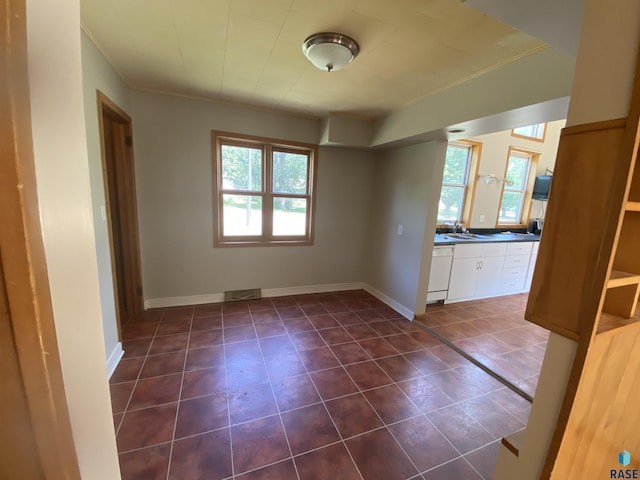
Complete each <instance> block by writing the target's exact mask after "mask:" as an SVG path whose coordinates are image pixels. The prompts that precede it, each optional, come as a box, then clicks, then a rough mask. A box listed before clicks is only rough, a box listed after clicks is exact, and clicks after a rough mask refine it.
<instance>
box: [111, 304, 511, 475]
mask: <svg viewBox="0 0 640 480" xmlns="http://www.w3.org/2000/svg"><path fill="white" fill-rule="evenodd" d="M318 303H322V302H318ZM291 306H294V305H291ZM297 306H298V307H299V308H301V306H300V304H297ZM284 308H286V307H284ZM274 309H275V311H276V313H277V307H276V308H274ZM301 309H302V308H301ZM269 310H270V309H269ZM366 310H377V308H372V309H366ZM366 310H358V311H366ZM349 311H350V312H354V313H356V312H357V311H354V310H349ZM303 312H304V310H303ZM249 313H251V311H249ZM278 315H279V314H278ZM304 315H305V316H304V317H298V318H305V319H306V320H307V321H309V322H310V323H311V325H312V328H310V329H308V330H301V331H298V332H296V331H289V330H286V336H287V337H288V339H289V341H291V343H292V344H293V345H294V347H295V351H294V352H291V353H296V355H297V356H298V355H299V354H300V353H301V352H302V351H305V350H299V348H298V346H297V345H296V344H294V343H293V341H292V336H293V335H295V334H299V333H304V332H315V333H316V334H319V331H321V330H325V329H328V328H336V327H338V328H342V329H344V330H345V331H346V332H347V334H348V335H349V336H350V337H351V338H352V339H353V340H352V341H353V342H355V343H356V344H357V345H358V346H360V344H359V341H358V340H357V339H356V338H355V337H354V336H353V335H352V334H351V333H350V332H349V331H348V330H346V328H345V327H346V326H350V325H351V324H346V325H343V324H342V323H339V322H337V323H338V325H337V326H336V327H333V326H331V327H324V328H318V327H316V325H315V324H313V322H311V321H310V317H309V316H308V315H307V314H306V313H304ZM323 315H330V316H333V313H332V312H328V313H327V314H323ZM356 315H357V313H356ZM313 316H317V315H312V317H313ZM193 318H194V317H192V322H193ZM359 318H360V321H359V322H358V323H357V324H353V325H366V326H367V327H369V328H371V327H370V324H372V323H377V322H383V321H384V322H389V321H392V320H395V318H379V319H376V320H375V321H374V322H367V321H365V320H363V319H362V318H361V317H359ZM280 322H281V323H284V322H282V320H280ZM261 323H265V322H261ZM159 325H160V323H159V324H158V326H157V327H156V332H155V333H154V336H153V337H152V342H151V344H150V346H149V348H148V349H147V354H146V355H145V356H144V358H145V359H144V361H143V365H142V366H141V369H140V372H139V373H138V380H139V378H140V375H141V372H142V369H143V368H144V365H145V364H146V361H147V359H148V357H149V356H150V353H149V352H150V350H151V346H152V344H153V341H154V340H155V338H156V337H157V336H158V335H157V331H158V329H159ZM251 325H252V327H253V330H254V333H255V334H256V337H255V340H256V341H257V342H258V345H259V346H260V343H259V341H260V340H261V338H260V337H258V336H257V330H256V323H255V322H254V321H253V317H252V321H251ZM234 326H237V325H234ZM394 326H395V325H394ZM285 328H286V327H285ZM418 328H419V329H420V330H424V329H422V328H420V327H418ZM209 330H211V329H209ZM213 330H217V329H213ZM222 330H223V342H222V344H221V346H223V349H225V351H226V345H227V343H226V342H225V341H224V327H223V328H222ZM372 331H373V332H374V333H375V334H376V336H375V337H371V338H376V339H385V337H389V336H394V335H401V334H406V335H408V334H409V333H410V331H411V330H404V329H399V331H398V332H394V333H391V334H387V335H384V336H383V335H382V334H381V333H380V332H378V331H377V330H372ZM191 333H193V326H192V325H191V326H190V331H189V334H190V335H189V341H188V344H187V348H186V349H185V363H184V365H183V371H182V381H184V374H185V373H186V359H187V357H188V354H189V351H190V349H189V342H190V336H191ZM170 335H172V334H170ZM273 336H279V335H273ZM273 336H272V337H273ZM263 338H271V337H267V336H266V337H263ZM320 338H321V339H322V341H323V343H324V344H325V347H324V348H328V349H329V350H330V351H331V353H332V356H333V357H335V358H336V360H338V365H337V366H335V367H330V368H329V369H332V368H338V367H340V368H342V369H343V370H344V371H345V372H346V373H347V375H348V377H349V378H350V380H351V381H352V382H353V383H354V384H355V385H356V387H357V389H358V391H357V393H359V394H363V393H364V392H366V391H369V390H374V389H376V388H381V387H382V386H378V387H374V388H372V389H367V390H364V391H362V390H360V387H358V386H357V384H356V383H355V382H354V381H353V378H352V376H351V374H350V373H349V372H348V371H347V369H346V368H345V367H346V366H349V365H356V364H359V363H365V362H369V361H372V362H374V363H375V364H376V365H377V363H376V361H377V360H379V359H382V358H389V357H393V356H397V355H400V356H402V357H403V358H404V359H405V360H406V361H407V362H409V363H410V364H411V365H412V366H414V367H415V368H416V369H417V371H418V372H419V373H420V376H421V377H428V376H430V375H435V374H437V373H441V372H444V371H450V370H454V371H455V370H457V369H458V368H460V367H453V366H452V365H449V364H447V363H446V362H444V363H445V365H447V366H448V367H449V368H448V369H446V370H442V371H441V372H434V373H430V374H427V375H425V374H424V373H423V371H422V370H420V369H419V368H417V367H416V366H415V365H414V364H413V363H412V362H411V361H410V360H409V359H408V358H406V357H405V355H406V354H408V353H411V352H412V351H407V352H404V353H403V352H401V351H397V353H394V354H392V355H388V356H385V357H376V358H373V357H371V356H370V355H369V354H368V353H367V355H368V356H369V357H370V359H368V360H363V361H361V362H353V363H347V364H343V363H342V361H340V360H339V359H337V357H336V355H335V353H334V352H333V350H332V349H331V347H333V346H336V345H340V344H346V343H351V341H347V342H342V343H336V344H331V345H330V344H329V343H328V342H327V341H326V340H325V339H324V337H322V335H320ZM241 341H243V340H240V342H241ZM233 343H238V342H231V343H229V345H232V344H233ZM206 347H209V346H208V345H205V346H203V347H201V348H206ZM421 347H422V348H420V349H416V350H413V351H429V350H430V348H432V347H426V346H424V345H421ZM260 348H261V346H260ZM316 348H323V347H316ZM360 348H362V347H361V346H360ZM393 348H394V350H397V349H396V348H395V347H393ZM194 350H195V349H194ZM307 350H313V349H307ZM164 353H171V352H162V353H161V354H164ZM261 353H262V355H261V359H262V364H263V365H265V358H266V357H268V356H265V355H264V352H262V348H261ZM133 358H136V357H133ZM438 359H439V360H440V361H442V360H441V359H440V358H439V357H438ZM224 365H225V375H226V376H228V372H227V365H226V357H225V364H224ZM265 366H266V365H265ZM303 367H304V369H305V372H306V373H305V374H301V375H307V376H308V378H310V379H311V380H312V384H313V385H314V388H315V390H316V392H317V393H318V395H319V391H318V389H317V386H316V385H315V382H313V378H312V377H311V373H315V372H319V371H326V370H329V369H321V370H314V372H311V371H310V370H309V368H308V367H307V365H306V364H304V363H303ZM382 371H383V372H384V374H385V375H386V376H388V374H387V373H386V371H384V370H382ZM166 375H170V374H166ZM159 376H162V375H159ZM268 376H269V384H270V389H271V392H272V395H274V400H275V391H274V384H273V382H274V381H277V380H280V378H275V377H273V376H272V375H271V374H270V373H268ZM297 376H300V375H294V376H291V377H297ZM291 377H281V378H291ZM152 378H153V377H152ZM415 378H419V377H415ZM138 380H136V385H137V381H138ZM390 380H391V381H392V383H391V384H389V385H395V386H396V387H397V388H399V383H402V382H405V381H410V380H412V378H409V379H406V380H401V381H400V382H398V381H395V380H393V379H392V378H390ZM136 385H134V390H135V386H136ZM400 391H401V392H402V394H403V395H405V397H407V398H408V400H409V401H410V402H411V404H413V405H414V406H416V408H417V405H416V404H415V403H414V402H413V400H412V399H411V398H410V397H409V396H408V395H407V394H406V393H405V392H404V391H403V390H402V389H400ZM227 392H228V388H227ZM355 393H356V392H354V393H351V394H348V395H343V396H341V397H335V398H332V399H330V400H325V399H324V398H323V397H322V396H321V395H319V398H320V402H318V403H322V404H323V406H324V408H325V411H326V413H327V414H328V415H329V418H330V419H331V420H332V423H333V425H334V428H336V431H338V430H337V427H336V425H335V422H334V421H333V417H331V415H330V414H329V412H328V409H327V405H326V402H328V401H332V400H335V399H338V398H343V397H346V396H349V395H354V394H355ZM490 393H492V392H489V391H483V392H482V393H481V394H480V395H477V396H475V397H471V398H469V399H464V400H460V401H458V402H454V403H453V404H452V405H457V404H460V403H463V402H465V401H468V400H471V399H472V398H478V397H482V396H485V395H489V394H490ZM132 395H133V390H132V394H131V396H132ZM208 395H211V393H208V394H205V395H201V396H197V397H193V398H198V397H204V396H208ZM131 396H130V399H129V402H130V400H131ZM363 396H364V395H363ZM364 397H365V400H366V401H367V404H368V405H369V406H370V407H371V408H372V409H373V407H372V406H371V403H370V402H369V400H368V398H367V397H366V396H364ZM181 400H182V384H181V388H180V395H179V399H178V404H179V403H180V401H181ZM452 400H453V399H452ZM227 405H228V396H227ZM313 405H317V403H315V404H313ZM154 406H155V405H154ZM307 406H310V405H307ZM307 406H302V407H297V408H295V409H289V410H285V411H284V412H288V411H294V410H297V409H301V408H305V407H307ZM276 407H277V409H278V415H279V418H280V421H281V424H282V426H283V430H284V424H283V420H282V413H283V411H282V410H281V408H280V406H279V405H278V404H277V402H276ZM227 408H228V417H229V418H228V420H229V428H230V426H231V420H230V409H229V406H228V407H227ZM443 408H446V407H443ZM178 410H179V405H178ZM437 410H439V409H434V410H432V411H437ZM127 411H128V405H127V407H126V409H125V412H123V418H124V414H125V413H126V412H127ZM373 411H374V413H375V414H376V415H377V416H378V418H380V416H379V414H378V412H377V411H376V410H375V409H373ZM418 411H419V412H420V414H419V415H416V416H413V417H409V418H408V419H411V418H416V417H418V416H425V415H426V414H425V413H423V412H422V410H421V409H419V408H418ZM506 413H509V414H510V416H512V417H513V418H515V419H516V420H518V421H520V420H519V419H518V418H517V417H515V416H513V415H512V414H511V413H510V412H509V411H506ZM177 415H178V412H177V413H176V424H177ZM262 418H264V417H262ZM380 419H381V418H380ZM408 419H403V420H400V421H398V422H395V423H393V424H389V425H386V424H385V422H382V423H383V425H382V426H381V427H379V428H378V429H382V428H385V429H386V430H387V431H389V432H390V433H391V435H392V437H393V438H394V441H396V442H397V443H398V444H399V445H400V443H399V442H398V441H397V439H396V438H395V435H393V433H392V432H391V431H390V430H389V427H390V426H392V425H394V424H396V423H400V422H402V421H405V420H408ZM427 420H428V419H427ZM251 421H253V420H251ZM429 421H430V420H429ZM121 422H122V419H121ZM242 423H243V422H240V423H239V424H242ZM245 423H246V422H245ZM176 424H174V435H173V440H172V441H171V442H172V448H173V442H174V441H175V429H176V426H175V425H176ZM480 426H481V427H482V425H480ZM483 428H484V427H483ZM436 429H437V428H436ZM216 430H219V429H216ZM375 430H377V429H373V430H369V431H367V432H363V433H362V434H360V435H364V434H366V433H369V432H371V431H375ZM438 431H439V430H438ZM439 432H440V431H439ZM203 433H206V432H199V433H198V434H196V435H201V434H203ZM338 433H339V432H338ZM440 433H441V432H440ZM441 434H442V433H441ZM489 434H490V433H489ZM490 435H491V434H490ZM194 436H195V435H194ZM339 436H340V438H341V440H340V441H338V442H334V443H331V444H327V445H324V446H321V447H318V448H317V449H312V450H309V451H307V452H303V453H301V454H299V455H296V457H297V456H301V455H306V454H308V453H309V452H312V451H315V450H319V449H322V448H326V447H327V446H330V445H334V444H338V443H341V444H343V445H344V446H345V448H346V444H345V439H344V438H342V434H340V433H339ZM357 436H359V435H355V436H352V437H348V438H354V437H357ZM491 436H492V437H493V435H491ZM285 437H286V439H287V443H288V447H289V451H290V453H291V458H295V457H294V456H293V453H292V450H291V446H290V443H289V440H288V436H287V435H286V430H285ZM443 437H444V438H445V439H446V440H447V441H449V440H448V438H447V437H446V436H444V435H443ZM185 438H188V437H185ZM494 441H496V440H494ZM490 443H493V442H490ZM143 448H147V447H143ZM400 448H401V449H402V451H403V452H404V453H405V454H406V451H405V450H404V447H402V445H400ZM454 448H455V447H454ZM479 448H482V447H479ZM134 450H135V449H134ZM134 450H132V451H134ZM456 451H457V449H456ZM473 451H475V450H473ZM347 452H348V453H349V455H350V458H351V459H352V461H353V463H354V465H356V467H357V464H355V461H354V460H353V457H352V456H351V452H350V451H349V450H348V448H347ZM468 453H471V452H468ZM461 456H463V457H464V455H461ZM407 457H408V458H409V460H410V461H411V463H412V464H413V465H414V467H416V471H419V469H417V466H416V465H415V463H414V462H413V460H412V459H411V457H410V456H409V455H407ZM465 460H466V459H465ZM232 461H233V458H232ZM282 461H286V459H283V460H279V461H278V462H274V464H275V463H280V462H282ZM467 462H468V461H467ZM445 463H446V462H445ZM468 463H469V462H468ZM169 466H170V464H169ZM266 466H268V465H266ZM294 466H295V467H296V472H297V465H296V464H295V462H294ZM264 467H265V466H262V467H259V468H264ZM472 467H473V466H472ZM474 470H475V468H474ZM232 471H233V472H234V475H235V471H234V470H233V469H232ZM251 471H253V470H251ZM358 471H359V469H358ZM297 474H298V475H299V473H298V472H297ZM419 476H420V474H418V475H417V477H419ZM417 477H416V478H417ZM229 478H231V477H229ZM412 478H413V477H412Z"/></svg>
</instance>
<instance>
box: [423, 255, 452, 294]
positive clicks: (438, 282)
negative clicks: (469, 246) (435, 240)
mask: <svg viewBox="0 0 640 480" xmlns="http://www.w3.org/2000/svg"><path fill="white" fill-rule="evenodd" d="M452 262H453V245H449V246H436V247H433V258H432V259H431V271H430V272H429V288H428V292H427V302H437V301H438V300H445V299H446V298H447V290H449V276H450V275H451V264H452Z"/></svg>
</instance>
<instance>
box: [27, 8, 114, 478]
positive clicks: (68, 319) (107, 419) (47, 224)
mask: <svg viewBox="0 0 640 480" xmlns="http://www.w3.org/2000/svg"><path fill="white" fill-rule="evenodd" d="M27 44H28V68H29V90H30V96H31V120H32V130H33V147H34V158H35V166H36V177H37V183H38V197H39V205H40V219H41V223H42V233H43V237H44V247H45V256H46V262H47V270H48V275H49V282H50V287H51V301H52V305H53V315H54V321H55V328H56V334H57V338H58V347H59V351H60V362H61V365H62V375H63V380H64V387H65V394H66V397H67V403H68V406H69V416H70V419H71V430H72V434H73V440H74V444H75V449H76V453H77V456H78V462H79V466H80V473H81V475H82V478H85V479H91V480H102V479H104V480H114V479H119V478H120V472H119V468H118V457H117V453H116V443H115V435H114V430H113V419H112V415H111V402H110V397H109V386H108V383H107V372H106V368H105V350H104V337H103V330H102V318H101V309H100V288H99V280H98V278H99V277H98V268H97V258H96V241H95V235H94V227H93V211H92V204H91V192H90V178H89V164H88V161H87V142H86V131H85V119H84V106H83V102H84V99H83V96H82V65H81V52H80V6H79V1H78V0H68V1H65V2H52V1H48V0H28V1H27Z"/></svg>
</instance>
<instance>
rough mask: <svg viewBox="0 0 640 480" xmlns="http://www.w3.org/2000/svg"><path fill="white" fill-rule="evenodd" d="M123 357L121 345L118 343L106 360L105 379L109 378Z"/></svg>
mask: <svg viewBox="0 0 640 480" xmlns="http://www.w3.org/2000/svg"><path fill="white" fill-rule="evenodd" d="M123 355H124V350H122V343H121V342H118V343H117V344H116V346H115V347H114V349H113V351H112V352H111V355H109V358H108V359H107V378H111V375H113V372H115V370H116V367H117V366H118V364H119V363H120V360H121V359H122V356H123Z"/></svg>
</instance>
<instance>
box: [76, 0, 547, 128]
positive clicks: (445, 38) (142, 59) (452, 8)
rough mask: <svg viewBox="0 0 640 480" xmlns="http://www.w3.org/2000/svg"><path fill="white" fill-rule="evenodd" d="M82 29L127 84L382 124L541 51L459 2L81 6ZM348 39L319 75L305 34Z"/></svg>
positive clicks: (123, 1)
mask: <svg viewBox="0 0 640 480" xmlns="http://www.w3.org/2000/svg"><path fill="white" fill-rule="evenodd" d="M81 14H82V24H83V28H84V30H85V31H86V32H87V34H88V35H89V36H90V37H91V38H92V40H93V41H94V42H95V43H96V45H97V46H98V48H99V49H100V50H101V51H102V53H103V54H104V55H105V56H106V57H107V59H108V60H109V61H110V62H111V64H112V65H113V67H114V68H115V69H116V70H117V71H118V72H119V73H120V75H121V76H122V77H123V78H124V80H125V81H126V82H127V83H128V84H129V86H130V87H132V88H136V89H142V90H150V91H156V92H163V93H169V94H178V95H187V96H193V97H199V98H209V99H219V100H225V101H233V102H241V103H248V104H253V105H259V106H262V107H267V108H273V109H278V110H284V111H289V112H295V113H300V114H305V115H311V116H314V117H325V116H326V115H328V114H329V113H330V112H334V113H344V114H349V115H353V116H356V117H360V118H362V119H378V118H381V117H383V116H385V115H388V114H390V113H391V112H394V111H398V110H400V109H402V108H405V107H407V106H409V105H411V104H413V103H415V102H417V101H419V100H422V99H424V98H427V97H429V96H431V95H434V94H436V93H439V92H442V91H444V90H446V89H448V88H450V87H453V86H456V85H459V84H461V83H462V82H465V81H467V80H469V79H472V78H474V77H477V76H479V75H481V74H483V73H486V72H489V71H491V70H494V69H496V68H499V67H502V66H504V65H506V64H508V63H510V62H513V61H516V60H519V59H522V58H524V57H526V56H528V55H532V54H534V53H537V52H539V51H541V50H543V49H545V48H548V45H546V44H545V43H542V42H541V41H539V40H537V39H535V38H533V37H531V36H529V35H527V34H525V33H522V32H520V31H518V30H515V29H514V28H512V27H510V26H507V25H505V24H503V23H500V22H499V21H497V20H494V19H493V18H490V17H488V16H487V15H485V14H483V13H481V12H479V11H477V10H474V9H472V8H470V7H468V6H466V5H465V4H464V3H462V2H461V1H459V0H394V1H390V0H322V1H317V0H314V1H311V0H81ZM323 31H336V32H339V33H343V34H346V35H349V36H351V37H353V38H354V39H355V40H356V41H357V42H358V43H359V45H360V55H359V56H358V57H357V58H356V59H355V60H354V61H353V63H352V64H350V65H348V66H347V67H346V68H344V69H343V70H340V71H338V72H332V73H327V72H324V71H321V70H319V69H317V68H315V67H314V66H313V65H312V64H311V63H310V62H309V61H308V60H307V59H306V58H305V57H304V55H303V54H302V43H303V41H304V40H305V38H307V37H308V36H309V35H312V34H314V33H318V32H323Z"/></svg>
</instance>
